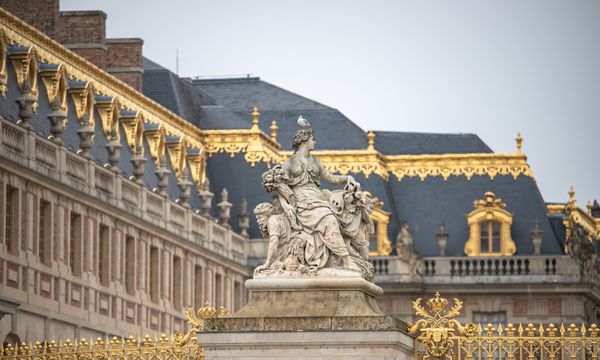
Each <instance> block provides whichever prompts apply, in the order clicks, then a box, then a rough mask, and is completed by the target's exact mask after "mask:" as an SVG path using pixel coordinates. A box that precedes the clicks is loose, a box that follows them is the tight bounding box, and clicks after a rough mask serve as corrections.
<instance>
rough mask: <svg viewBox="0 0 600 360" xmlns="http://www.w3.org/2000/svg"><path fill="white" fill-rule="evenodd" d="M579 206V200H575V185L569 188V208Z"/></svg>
mask: <svg viewBox="0 0 600 360" xmlns="http://www.w3.org/2000/svg"><path fill="white" fill-rule="evenodd" d="M576 207H577V201H576V200H575V189H573V186H571V187H570V188H569V202H568V203H567V208H568V209H569V210H572V209H574V208H576Z"/></svg>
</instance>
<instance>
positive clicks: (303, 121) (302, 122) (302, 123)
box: [298, 115, 310, 127]
mask: <svg viewBox="0 0 600 360" xmlns="http://www.w3.org/2000/svg"><path fill="white" fill-rule="evenodd" d="M298 125H300V126H301V127H310V123H309V122H308V120H306V119H305V118H303V117H302V115H300V117H299V118H298Z"/></svg>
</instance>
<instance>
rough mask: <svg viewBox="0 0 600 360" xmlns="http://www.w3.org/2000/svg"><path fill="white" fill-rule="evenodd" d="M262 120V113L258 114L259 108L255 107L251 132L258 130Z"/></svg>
mask: <svg viewBox="0 0 600 360" xmlns="http://www.w3.org/2000/svg"><path fill="white" fill-rule="evenodd" d="M259 118H260V113H259V112H258V108H257V107H256V106H255V107H254V108H252V128H251V129H250V130H258V119H259Z"/></svg>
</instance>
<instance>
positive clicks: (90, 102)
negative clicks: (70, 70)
mask: <svg viewBox="0 0 600 360" xmlns="http://www.w3.org/2000/svg"><path fill="white" fill-rule="evenodd" d="M68 92H69V94H71V98H72V99H73V104H74V105H75V113H76V114H77V119H79V121H83V117H84V115H87V116H88V121H89V123H90V125H91V126H94V95H95V94H94V84H92V83H91V82H83V81H71V82H70V83H69V90H68Z"/></svg>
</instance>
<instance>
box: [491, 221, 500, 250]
mask: <svg viewBox="0 0 600 360" xmlns="http://www.w3.org/2000/svg"><path fill="white" fill-rule="evenodd" d="M492 252H495V253H499V252H500V223H498V222H493V223H492Z"/></svg>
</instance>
